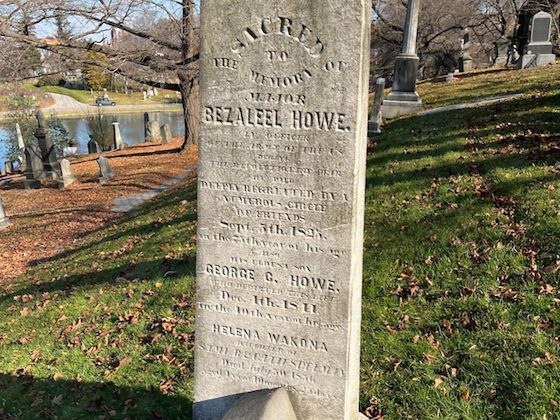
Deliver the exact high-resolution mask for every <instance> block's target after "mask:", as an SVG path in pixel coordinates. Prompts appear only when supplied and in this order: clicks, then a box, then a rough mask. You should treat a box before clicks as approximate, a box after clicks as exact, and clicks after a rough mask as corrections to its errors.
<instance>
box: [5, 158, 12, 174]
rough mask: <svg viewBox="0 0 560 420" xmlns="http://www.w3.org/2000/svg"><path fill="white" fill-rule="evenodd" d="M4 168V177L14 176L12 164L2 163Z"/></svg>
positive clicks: (9, 162) (10, 162)
mask: <svg viewBox="0 0 560 420" xmlns="http://www.w3.org/2000/svg"><path fill="white" fill-rule="evenodd" d="M4 168H5V171H6V175H13V174H14V162H12V161H6V162H4Z"/></svg>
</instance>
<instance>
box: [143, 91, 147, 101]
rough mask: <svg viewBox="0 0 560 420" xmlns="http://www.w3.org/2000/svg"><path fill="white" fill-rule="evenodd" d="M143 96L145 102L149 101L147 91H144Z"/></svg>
mask: <svg viewBox="0 0 560 420" xmlns="http://www.w3.org/2000/svg"><path fill="white" fill-rule="evenodd" d="M142 95H143V96H144V100H147V99H148V96H147V94H146V91H145V90H143V91H142Z"/></svg>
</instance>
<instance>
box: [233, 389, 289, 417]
mask: <svg viewBox="0 0 560 420" xmlns="http://www.w3.org/2000/svg"><path fill="white" fill-rule="evenodd" d="M222 420H298V419H297V417H296V413H295V412H294V408H293V407H292V402H291V401H290V397H289V395H288V391H286V388H277V389H265V390H262V391H256V392H251V393H249V394H247V395H245V396H243V397H241V398H240V399H238V400H237V401H236V402H235V403H234V404H233V405H232V406H231V407H230V409H229V410H228V411H227V412H226V414H225V415H224V417H222Z"/></svg>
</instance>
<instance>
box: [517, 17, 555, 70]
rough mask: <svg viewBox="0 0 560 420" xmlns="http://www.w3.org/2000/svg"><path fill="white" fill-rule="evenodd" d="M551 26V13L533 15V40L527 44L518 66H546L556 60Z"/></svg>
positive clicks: (523, 67)
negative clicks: (551, 38) (551, 40)
mask: <svg viewBox="0 0 560 420" xmlns="http://www.w3.org/2000/svg"><path fill="white" fill-rule="evenodd" d="M551 28H552V15H551V14H550V13H546V12H539V13H537V14H536V15H535V16H534V17H533V20H532V25H531V42H529V44H527V46H526V47H525V51H524V52H523V55H522V56H521V59H520V60H519V61H518V63H517V67H518V68H522V69H525V68H528V67H537V66H544V65H546V64H551V63H554V62H555V61H556V55H555V54H552V43H551V42H550V32H551Z"/></svg>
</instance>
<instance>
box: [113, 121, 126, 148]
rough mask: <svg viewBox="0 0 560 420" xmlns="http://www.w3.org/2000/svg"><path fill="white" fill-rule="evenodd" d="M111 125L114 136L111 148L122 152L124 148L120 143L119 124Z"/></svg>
mask: <svg viewBox="0 0 560 420" xmlns="http://www.w3.org/2000/svg"><path fill="white" fill-rule="evenodd" d="M112 125H113V136H114V142H113V147H114V148H115V150H122V149H124V147H123V143H122V137H121V130H120V128H119V123H118V122H114V123H113V124H112Z"/></svg>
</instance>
